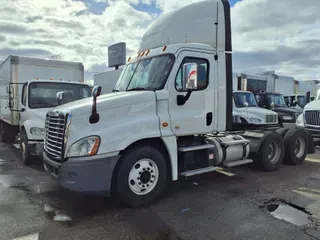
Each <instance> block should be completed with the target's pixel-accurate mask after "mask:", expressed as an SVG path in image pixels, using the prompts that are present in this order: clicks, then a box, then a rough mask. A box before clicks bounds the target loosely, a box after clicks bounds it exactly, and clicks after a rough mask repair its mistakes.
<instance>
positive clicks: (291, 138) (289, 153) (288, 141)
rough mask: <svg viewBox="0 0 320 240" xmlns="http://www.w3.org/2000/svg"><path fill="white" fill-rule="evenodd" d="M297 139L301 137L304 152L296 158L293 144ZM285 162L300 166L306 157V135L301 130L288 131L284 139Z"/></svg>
mask: <svg viewBox="0 0 320 240" xmlns="http://www.w3.org/2000/svg"><path fill="white" fill-rule="evenodd" d="M298 137H302V138H303V140H304V142H305V152H304V154H303V155H302V156H301V157H300V158H298V157H297V156H296V154H295V152H294V144H295V141H296V140H297V138H298ZM284 144H285V148H286V150H285V162H286V163H288V164H292V165H299V164H302V163H303V162H304V160H305V158H306V156H307V154H308V153H307V147H308V134H307V133H306V132H305V131H304V130H303V129H290V130H289V131H288V132H287V134H286V135H285V137H284Z"/></svg>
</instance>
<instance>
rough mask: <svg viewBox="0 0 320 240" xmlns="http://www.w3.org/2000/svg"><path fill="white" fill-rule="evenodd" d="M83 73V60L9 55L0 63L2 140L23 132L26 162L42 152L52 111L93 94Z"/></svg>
mask: <svg viewBox="0 0 320 240" xmlns="http://www.w3.org/2000/svg"><path fill="white" fill-rule="evenodd" d="M83 76H84V70H83V64H82V63H74V62H65V61H54V60H46V59H38V58H29V57H20V56H9V57H8V58H7V59H6V60H5V61H4V62H3V63H2V64H1V65H0V90H1V91H0V124H1V133H2V134H1V135H2V140H3V141H5V142H9V143H12V142H13V141H14V139H15V137H16V136H17V135H18V134H19V133H21V136H20V144H21V145H22V146H21V149H22V150H23V151H25V152H23V153H22V154H23V157H25V158H24V161H27V160H28V159H29V156H30V154H31V153H32V154H35V155H37V154H41V150H42V145H43V144H42V142H43V137H44V127H45V126H44V125H45V123H44V122H45V116H46V113H47V112H48V111H49V110H51V109H52V108H54V107H56V106H58V105H61V104H63V103H66V102H70V101H74V100H77V99H81V98H85V97H89V96H91V91H90V87H89V86H88V85H87V84H84V83H82V82H83V80H84V79H83ZM58 93H59V94H60V95H59V96H60V97H61V98H60V99H57V94H58ZM51 144H54V142H52V143H51ZM25 163H26V162H25Z"/></svg>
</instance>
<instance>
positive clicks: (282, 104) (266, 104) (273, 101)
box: [254, 92, 302, 128]
mask: <svg viewBox="0 0 320 240" xmlns="http://www.w3.org/2000/svg"><path fill="white" fill-rule="evenodd" d="M254 95H255V97H256V100H257V103H258V106H259V107H262V108H266V109H270V110H272V111H274V112H276V113H277V114H278V121H279V124H280V125H281V126H283V127H286V128H292V127H295V121H296V119H297V117H298V116H299V115H300V114H301V112H302V111H301V110H298V109H295V108H291V107H289V106H288V105H287V103H286V101H285V99H284V97H283V95H282V94H280V93H269V92H260V93H255V94H254Z"/></svg>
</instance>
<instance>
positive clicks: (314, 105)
mask: <svg viewBox="0 0 320 240" xmlns="http://www.w3.org/2000/svg"><path fill="white" fill-rule="evenodd" d="M318 109H320V100H315V101H312V102H309V103H308V104H307V105H306V106H304V110H318Z"/></svg>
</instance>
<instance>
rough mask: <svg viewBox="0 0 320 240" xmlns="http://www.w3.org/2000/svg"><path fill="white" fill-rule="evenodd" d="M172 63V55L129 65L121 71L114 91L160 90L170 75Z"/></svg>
mask: <svg viewBox="0 0 320 240" xmlns="http://www.w3.org/2000/svg"><path fill="white" fill-rule="evenodd" d="M173 62H174V57H173V55H162V56H158V57H153V58H148V59H144V60H141V61H139V62H135V63H131V64H129V65H127V66H126V67H125V68H124V69H123V71H122V73H121V75H120V77H119V80H118V82H117V84H116V87H115V90H116V91H128V90H159V89H162V88H163V87H164V85H165V81H166V80H167V77H168V75H169V73H170V70H171V67H172V64H173Z"/></svg>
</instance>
